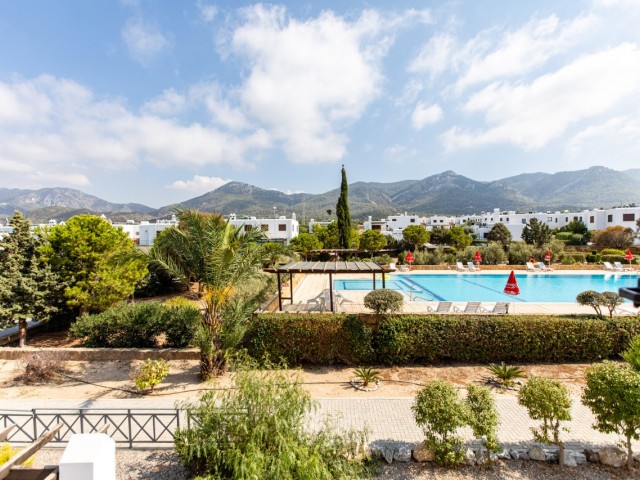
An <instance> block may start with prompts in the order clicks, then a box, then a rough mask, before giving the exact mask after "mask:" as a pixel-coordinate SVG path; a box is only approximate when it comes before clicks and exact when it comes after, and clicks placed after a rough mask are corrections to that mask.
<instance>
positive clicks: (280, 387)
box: [174, 371, 367, 480]
mask: <svg viewBox="0 0 640 480" xmlns="http://www.w3.org/2000/svg"><path fill="white" fill-rule="evenodd" d="M312 407H313V402H312V400H311V396H310V395H309V393H308V392H307V391H305V389H304V388H303V386H302V385H301V384H300V383H299V380H298V379H297V378H293V379H292V378H291V377H290V376H289V375H287V374H285V373H283V372H279V371H275V372H268V371H240V372H238V373H237V374H236V375H235V376H234V378H233V386H232V388H230V389H224V390H217V391H213V392H207V393H205V394H204V395H203V396H202V397H201V398H200V400H199V401H198V402H196V403H186V404H183V408H184V409H185V410H186V413H187V416H188V418H190V419H191V426H190V427H188V428H178V429H177V431H176V433H175V437H174V438H175V451H176V453H177V455H178V458H179V460H180V463H181V464H182V465H184V466H185V468H186V469H187V470H188V471H189V473H191V474H196V475H210V477H207V478H227V479H248V478H259V479H265V480H279V479H293V478H295V479H301V480H302V479H320V480H323V479H326V480H329V479H348V478H349V479H350V478H362V477H364V476H365V474H366V470H367V466H366V463H365V462H364V461H363V459H365V458H366V455H365V452H364V445H365V441H366V434H365V433H363V432H358V431H355V430H350V431H348V432H344V433H336V431H335V430H334V429H333V428H332V427H331V425H329V424H325V425H324V426H323V427H321V428H320V429H319V430H316V431H314V432H311V431H310V430H309V429H308V428H306V427H307V425H306V419H307V417H308V414H309V412H310V411H311V409H312Z"/></svg>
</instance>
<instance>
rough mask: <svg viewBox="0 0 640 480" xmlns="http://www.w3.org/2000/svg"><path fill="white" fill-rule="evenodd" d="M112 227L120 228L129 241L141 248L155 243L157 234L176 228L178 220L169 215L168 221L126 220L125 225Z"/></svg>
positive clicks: (118, 224)
mask: <svg viewBox="0 0 640 480" xmlns="http://www.w3.org/2000/svg"><path fill="white" fill-rule="evenodd" d="M113 226H114V227H116V228H120V229H121V230H122V231H123V232H125V233H126V234H127V235H128V236H129V238H130V239H131V240H133V241H134V242H135V243H136V244H138V245H141V246H146V247H150V246H152V245H153V242H155V240H156V237H157V236H158V233H160V232H161V231H163V230H166V229H167V228H172V227H177V226H178V220H177V219H176V216H175V215H171V219H170V220H157V221H156V222H146V221H145V222H140V223H136V222H134V221H133V220H127V222H126V223H114V224H113Z"/></svg>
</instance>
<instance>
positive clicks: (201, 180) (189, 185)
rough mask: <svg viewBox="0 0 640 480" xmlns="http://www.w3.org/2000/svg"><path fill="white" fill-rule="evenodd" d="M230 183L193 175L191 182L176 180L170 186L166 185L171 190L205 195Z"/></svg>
mask: <svg viewBox="0 0 640 480" xmlns="http://www.w3.org/2000/svg"><path fill="white" fill-rule="evenodd" d="M230 181H231V180H227V179H224V178H220V177H206V176H204V175H194V176H193V178H192V179H191V180H176V181H175V182H173V183H172V184H170V185H167V188H170V189H172V190H186V191H187V192H192V193H206V192H210V191H212V190H215V189H216V188H219V187H221V186H222V185H225V184H227V183H229V182H230Z"/></svg>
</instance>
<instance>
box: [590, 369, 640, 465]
mask: <svg viewBox="0 0 640 480" xmlns="http://www.w3.org/2000/svg"><path fill="white" fill-rule="evenodd" d="M586 380H587V387H586V388H585V389H584V392H583V394H582V403H583V404H584V405H586V406H587V407H589V408H590V409H591V411H592V412H593V414H594V415H595V417H596V423H595V425H594V427H595V429H596V430H598V431H599V432H603V433H617V434H618V435H621V436H623V437H624V446H625V447H626V449H627V467H628V468H629V469H631V468H632V466H633V450H632V446H631V442H632V441H633V440H640V374H638V373H637V372H636V371H634V370H633V369H632V368H631V367H630V366H629V365H624V364H619V363H614V362H610V361H607V360H605V361H604V362H602V363H595V364H593V365H591V366H590V367H589V368H588V369H587V372H586Z"/></svg>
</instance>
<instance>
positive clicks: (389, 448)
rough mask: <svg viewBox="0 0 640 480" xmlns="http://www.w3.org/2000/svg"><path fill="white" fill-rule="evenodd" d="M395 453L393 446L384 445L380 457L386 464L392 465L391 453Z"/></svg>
mask: <svg viewBox="0 0 640 480" xmlns="http://www.w3.org/2000/svg"><path fill="white" fill-rule="evenodd" d="M394 452H395V448H394V447H393V446H389V445H385V446H384V447H382V456H383V457H384V459H385V460H386V461H387V463H393V453H394Z"/></svg>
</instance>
